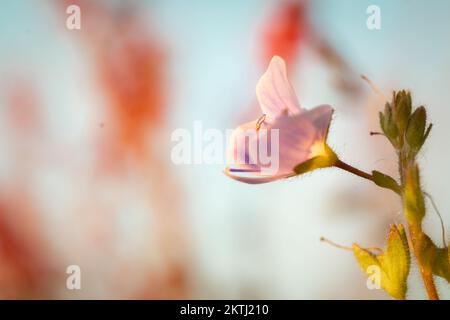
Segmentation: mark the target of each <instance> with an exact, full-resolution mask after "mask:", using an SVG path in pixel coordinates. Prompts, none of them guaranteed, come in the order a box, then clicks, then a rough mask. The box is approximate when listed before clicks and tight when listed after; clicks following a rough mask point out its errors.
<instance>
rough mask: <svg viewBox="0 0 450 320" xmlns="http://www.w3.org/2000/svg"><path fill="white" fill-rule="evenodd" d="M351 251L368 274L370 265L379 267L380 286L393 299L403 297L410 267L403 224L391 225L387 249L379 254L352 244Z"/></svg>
mask: <svg viewBox="0 0 450 320" xmlns="http://www.w3.org/2000/svg"><path fill="white" fill-rule="evenodd" d="M353 253H354V255H355V257H356V259H357V260H358V262H359V264H360V266H361V268H362V269H363V270H364V272H366V273H367V274H368V275H369V276H370V275H371V274H369V272H368V269H369V268H370V267H371V266H377V267H379V268H380V271H381V272H380V276H381V279H380V280H381V281H380V284H381V287H382V288H383V289H384V290H385V291H386V292H387V293H389V294H390V295H391V296H392V297H394V298H395V299H405V297H406V289H407V286H406V280H407V278H408V274H409V269H410V255H409V247H408V240H407V238H406V233H405V229H404V227H403V225H401V224H399V225H392V226H391V230H390V231H389V235H388V239H387V249H386V251H385V252H383V253H381V254H378V255H377V254H374V253H373V252H371V251H370V250H368V249H363V248H361V247H360V246H359V245H357V244H353Z"/></svg>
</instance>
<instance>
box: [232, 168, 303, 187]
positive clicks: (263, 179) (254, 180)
mask: <svg viewBox="0 0 450 320" xmlns="http://www.w3.org/2000/svg"><path fill="white" fill-rule="evenodd" d="M223 173H224V174H225V175H226V176H228V177H230V178H231V179H233V180H236V181H239V182H243V183H248V184H262V183H268V182H273V181H276V180H279V179H284V178H289V177H291V176H294V175H295V174H294V173H290V174H279V175H273V176H261V175H255V176H253V177H244V176H237V175H234V174H232V173H231V172H230V168H225V170H224V171H223Z"/></svg>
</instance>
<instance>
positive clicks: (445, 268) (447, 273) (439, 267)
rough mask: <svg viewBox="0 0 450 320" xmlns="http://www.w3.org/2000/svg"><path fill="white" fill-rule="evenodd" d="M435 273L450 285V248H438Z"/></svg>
mask: <svg viewBox="0 0 450 320" xmlns="http://www.w3.org/2000/svg"><path fill="white" fill-rule="evenodd" d="M433 273H434V274H435V275H437V276H439V277H441V278H444V279H445V280H447V282H448V283H450V247H445V248H436V252H435V256H434V259H433Z"/></svg>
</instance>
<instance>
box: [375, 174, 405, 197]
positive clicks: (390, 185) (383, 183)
mask: <svg viewBox="0 0 450 320" xmlns="http://www.w3.org/2000/svg"><path fill="white" fill-rule="evenodd" d="M372 178H373V182H375V184H376V185H377V186H380V187H382V188H386V189H390V190H392V191H394V192H395V193H397V194H400V193H401V188H400V186H399V185H398V183H397V181H395V179H394V178H392V177H390V176H388V175H386V174H384V173H381V172H380V171H376V170H374V171H372Z"/></svg>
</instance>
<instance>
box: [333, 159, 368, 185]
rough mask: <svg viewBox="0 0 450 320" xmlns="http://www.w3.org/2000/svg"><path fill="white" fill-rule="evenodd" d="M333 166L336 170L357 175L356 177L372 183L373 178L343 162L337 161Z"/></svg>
mask: <svg viewBox="0 0 450 320" xmlns="http://www.w3.org/2000/svg"><path fill="white" fill-rule="evenodd" d="M334 166H335V167H337V168H340V169H342V170H345V171H348V172H350V173H353V174H354V175H357V176H358V177H361V178H364V179H367V180H370V181H373V177H372V175H371V174H369V173H367V172H364V171H361V170H359V169H357V168H355V167H353V166H351V165H349V164H347V163H345V162H344V161H341V160H337V161H336V163H335V164H334Z"/></svg>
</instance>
